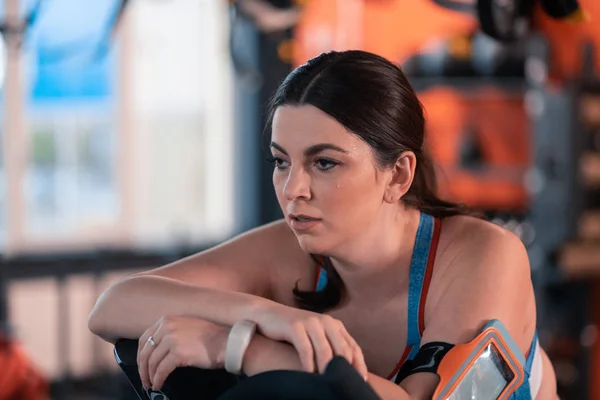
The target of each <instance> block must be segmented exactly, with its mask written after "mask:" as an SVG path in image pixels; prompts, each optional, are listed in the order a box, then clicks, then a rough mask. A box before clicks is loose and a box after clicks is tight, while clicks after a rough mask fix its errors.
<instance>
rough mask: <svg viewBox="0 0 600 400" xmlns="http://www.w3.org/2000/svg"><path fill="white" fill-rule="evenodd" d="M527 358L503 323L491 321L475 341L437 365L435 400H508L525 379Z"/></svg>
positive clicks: (455, 351) (454, 351)
mask: <svg viewBox="0 0 600 400" xmlns="http://www.w3.org/2000/svg"><path fill="white" fill-rule="evenodd" d="M523 365H525V357H524V355H523V352H522V351H521V349H520V348H519V347H518V346H517V344H516V342H515V341H514V339H513V338H512V337H511V336H510V334H509V333H508V331H507V330H506V328H505V327H504V325H503V324H502V322H500V321H499V320H492V321H490V322H489V323H487V324H486V325H485V327H484V328H483V329H482V331H481V333H480V334H479V335H477V337H476V338H475V339H473V340H472V341H471V342H469V343H466V344H457V345H455V346H453V347H452V349H450V350H449V351H448V353H447V354H446V355H445V356H444V358H442V360H441V361H440V364H439V366H438V370H437V374H438V376H439V378H440V382H439V384H438V386H437V389H436V390H435V392H434V394H433V400H465V399H480V400H488V399H489V400H492V399H494V400H496V399H497V400H507V399H508V398H509V397H510V396H511V395H512V394H513V393H514V392H515V390H517V389H518V388H519V386H520V385H521V383H523V380H524V379H525V372H524V369H523Z"/></svg>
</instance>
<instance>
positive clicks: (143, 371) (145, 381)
mask: <svg viewBox="0 0 600 400" xmlns="http://www.w3.org/2000/svg"><path fill="white" fill-rule="evenodd" d="M153 351H154V347H152V346H151V345H150V343H148V342H147V341H146V343H145V344H144V346H143V347H142V351H141V353H140V355H139V357H138V358H139V360H138V371H139V373H140V379H141V381H142V385H143V386H144V388H146V389H148V388H149V387H150V386H151V382H150V374H149V372H148V359H149V358H150V355H151V354H152V352H153Z"/></svg>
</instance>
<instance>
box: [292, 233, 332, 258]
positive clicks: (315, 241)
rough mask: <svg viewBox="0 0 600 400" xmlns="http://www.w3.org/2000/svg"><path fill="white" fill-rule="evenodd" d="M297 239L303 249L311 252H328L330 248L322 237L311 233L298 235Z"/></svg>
mask: <svg viewBox="0 0 600 400" xmlns="http://www.w3.org/2000/svg"><path fill="white" fill-rule="evenodd" d="M296 239H298V244H299V245H300V247H301V248H302V250H304V251H305V252H307V253H309V254H326V253H327V252H328V250H329V246H327V245H325V243H324V241H323V240H322V239H320V238H317V237H314V236H309V235H296Z"/></svg>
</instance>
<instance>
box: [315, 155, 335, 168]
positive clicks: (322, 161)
mask: <svg viewBox="0 0 600 400" xmlns="http://www.w3.org/2000/svg"><path fill="white" fill-rule="evenodd" d="M315 164H316V165H317V168H319V169H320V170H321V171H329V170H330V169H332V168H334V167H335V166H337V165H339V164H340V163H339V162H337V161H333V160H328V159H327V158H319V159H317V160H315Z"/></svg>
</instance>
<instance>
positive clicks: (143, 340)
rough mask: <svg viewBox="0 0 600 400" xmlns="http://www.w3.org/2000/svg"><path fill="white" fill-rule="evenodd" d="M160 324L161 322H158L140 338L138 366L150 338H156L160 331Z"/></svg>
mask: <svg viewBox="0 0 600 400" xmlns="http://www.w3.org/2000/svg"><path fill="white" fill-rule="evenodd" d="M160 322H161V321H157V322H156V323H155V324H154V325H152V326H151V327H149V328H148V329H146V331H145V332H144V333H143V334H142V336H140V339H139V341H138V352H137V363H138V365H139V364H140V355H141V354H142V351H143V350H144V347H145V346H146V344H147V343H148V338H150V336H154V334H155V333H156V331H157V330H158V327H159V326H160Z"/></svg>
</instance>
